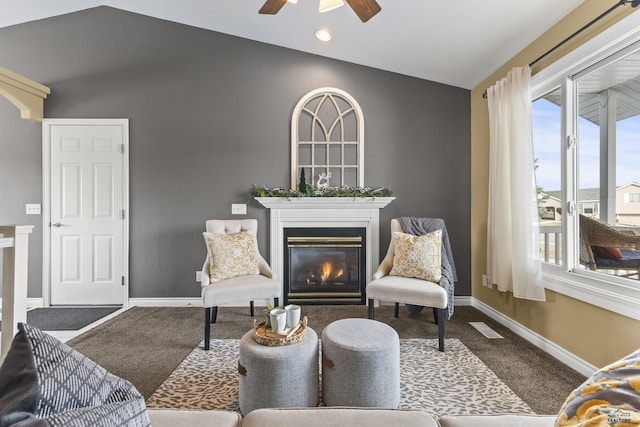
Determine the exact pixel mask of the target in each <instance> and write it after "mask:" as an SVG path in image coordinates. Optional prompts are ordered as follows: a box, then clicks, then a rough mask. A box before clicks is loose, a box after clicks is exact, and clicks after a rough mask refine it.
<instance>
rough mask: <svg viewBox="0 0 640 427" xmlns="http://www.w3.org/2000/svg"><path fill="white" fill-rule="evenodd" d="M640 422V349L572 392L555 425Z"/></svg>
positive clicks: (620, 426) (622, 426) (616, 426)
mask: <svg viewBox="0 0 640 427" xmlns="http://www.w3.org/2000/svg"><path fill="white" fill-rule="evenodd" d="M639 425H640V349H638V350H636V351H635V352H634V353H632V354H630V355H629V356H627V357H625V358H624V359H621V360H619V361H617V362H614V363H612V364H611V365H609V366H606V367H604V368H602V369H600V370H599V371H598V372H596V373H595V374H593V375H592V376H591V378H589V379H587V380H586V381H585V382H584V383H582V385H580V386H579V387H578V388H577V389H575V390H574V391H572V392H571V394H570V395H569V397H568V398H567V400H566V401H565V402H564V405H562V408H561V409H560V414H559V415H558V418H557V419H556V427H565V426H571V427H591V426H606V427H628V426H639Z"/></svg>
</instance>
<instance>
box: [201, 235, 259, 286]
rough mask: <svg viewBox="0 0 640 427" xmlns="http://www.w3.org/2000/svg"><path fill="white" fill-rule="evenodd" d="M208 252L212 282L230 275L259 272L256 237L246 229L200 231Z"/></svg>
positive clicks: (230, 276)
mask: <svg viewBox="0 0 640 427" xmlns="http://www.w3.org/2000/svg"><path fill="white" fill-rule="evenodd" d="M202 235H203V236H204V241H205V243H206V245H207V252H208V254H209V276H210V277H211V281H212V282H217V281H219V280H224V279H230V278H232V277H238V276H247V275H250V274H259V273H260V271H259V270H258V261H257V259H256V241H255V240H256V239H255V237H254V236H253V234H251V233H249V232H248V231H241V232H239V233H235V234H214V233H208V232H205V233H202Z"/></svg>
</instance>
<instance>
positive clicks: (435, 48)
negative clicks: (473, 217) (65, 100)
mask: <svg viewBox="0 0 640 427" xmlns="http://www.w3.org/2000/svg"><path fill="white" fill-rule="evenodd" d="M583 1H584V0H562V1H559V0H535V1H523V0H520V1H513V0H482V1H480V0H456V1H451V0H378V3H379V4H380V6H381V7H382V11H381V12H380V13H379V14H377V15H376V16H375V17H373V18H372V19H371V20H370V21H368V22H367V23H362V22H361V21H360V20H359V19H358V17H357V16H356V15H355V13H354V12H353V11H352V10H351V9H350V8H349V7H348V6H346V5H345V6H344V7H340V8H338V9H336V10H333V11H330V12H326V13H319V12H318V0H299V1H298V3H297V4H292V3H287V4H285V5H284V7H283V8H282V10H280V12H279V13H278V14H277V15H259V14H258V10H259V9H260V7H261V6H262V4H263V3H264V0H214V1H212V0H180V1H168V0H163V1H159V0H136V1H131V0H110V1H96V0H65V1H51V0H28V1H27V0H21V1H17V0H14V1H12V2H9V3H10V4H5V5H4V7H3V10H2V13H0V28H1V27H6V26H10V25H15V24H20V23H24V22H29V21H33V20H38V19H43V18H47V17H50V16H56V15H62V14H65V13H70V12H75V11H78V10H82V9H87V8H92V7H96V6H101V5H107V6H111V7H115V8H119V9H123V10H128V11H131V12H136V13H140V14H144V15H148V16H152V17H156V18H161V19H165V20H168V21H174V22H179V23H183V24H187V25H192V26H195V27H200V28H205V29H210V30H214V31H219V32H222V33H226V34H231V35H234V36H239V37H244V38H248V39H251V40H257V41H261V42H265V43H269V44H274V45H278V46H283V47H287V48H291V49H296V50H300V51H304V52H309V53H313V54H317V55H322V56H326V57H330V58H335V59H339V60H344V61H348V62H352V63H356V64H361V65H366V66H370V67H374V68H379V69H382V70H387V71H392V72H396V73H400V74H405V75H408V76H413V77H417V78H421V79H426V80H431V81H435V82H440V83H445V84H449V85H452V86H457V87H462V88H466V89H472V88H473V87H475V86H476V85H477V84H479V83H480V82H481V81H483V80H484V79H485V78H486V77H487V76H489V75H490V74H491V73H492V72H494V71H495V70H496V69H497V68H499V67H500V66H501V65H502V64H504V63H505V62H507V61H508V60H509V59H510V58H511V57H512V56H513V55H515V54H516V53H517V52H519V51H520V50H522V49H523V48H524V47H526V46H527V45H528V44H529V43H531V42H532V41H533V40H535V39H536V38H537V37H538V36H540V35H541V34H542V33H544V32H545V31H546V30H547V29H549V28H550V27H551V26H552V25H554V24H555V23H557V22H558V21H559V20H560V19H562V18H563V17H564V16H566V15H567V14H568V13H569V12H571V11H572V10H573V9H574V8H576V7H577V6H579V5H580V4H581V3H582V2H583ZM603 3H611V4H614V3H615V1H614V0H611V1H610V2H603ZM609 6H610V5H608V4H603V10H604V9H606V8H607V7H609ZM320 28H326V29H328V30H329V31H330V32H331V33H332V35H333V40H331V41H330V42H328V43H325V42H320V41H319V40H317V39H316V38H315V37H314V32H315V31H316V30H318V29H320ZM4 65H7V66H8V67H10V64H4Z"/></svg>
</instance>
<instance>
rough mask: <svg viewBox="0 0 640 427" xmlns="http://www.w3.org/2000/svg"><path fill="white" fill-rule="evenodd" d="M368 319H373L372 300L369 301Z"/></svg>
mask: <svg viewBox="0 0 640 427" xmlns="http://www.w3.org/2000/svg"><path fill="white" fill-rule="evenodd" d="M369 319H373V300H372V299H369Z"/></svg>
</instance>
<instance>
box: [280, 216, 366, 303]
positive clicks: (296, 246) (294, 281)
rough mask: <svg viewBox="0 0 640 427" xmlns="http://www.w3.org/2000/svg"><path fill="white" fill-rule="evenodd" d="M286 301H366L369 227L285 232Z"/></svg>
mask: <svg viewBox="0 0 640 427" xmlns="http://www.w3.org/2000/svg"><path fill="white" fill-rule="evenodd" d="M283 238H284V242H283V249H284V251H285V253H284V254H283V255H284V256H283V258H284V273H285V274H284V277H283V279H284V280H283V295H284V301H285V304H287V303H295V304H364V303H365V292H364V287H365V286H366V281H365V269H366V228H364V227H337V228H333V227H332V228H325V227H305V228H298V227H290V228H285V229H284V232H283Z"/></svg>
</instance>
